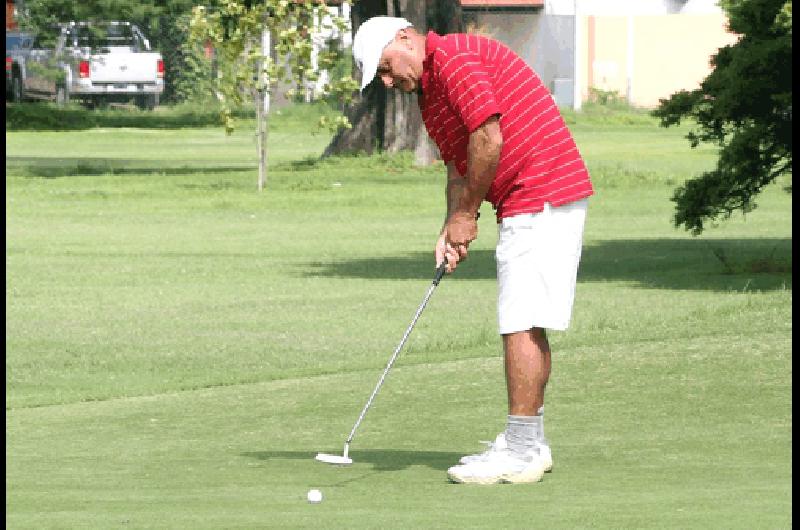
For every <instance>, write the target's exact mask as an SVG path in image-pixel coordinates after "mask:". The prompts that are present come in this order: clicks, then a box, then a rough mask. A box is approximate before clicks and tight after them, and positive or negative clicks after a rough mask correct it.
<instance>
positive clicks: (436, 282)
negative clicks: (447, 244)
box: [433, 258, 447, 285]
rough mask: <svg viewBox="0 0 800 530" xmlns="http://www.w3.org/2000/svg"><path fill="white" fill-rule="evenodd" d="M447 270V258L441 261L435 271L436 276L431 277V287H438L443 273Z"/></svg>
mask: <svg viewBox="0 0 800 530" xmlns="http://www.w3.org/2000/svg"><path fill="white" fill-rule="evenodd" d="M446 270H447V258H445V259H444V261H442V264H441V265H439V268H437V269H436V275H435V276H434V277H433V285H439V282H440V281H441V280H442V277H443V276H444V273H445V271H446Z"/></svg>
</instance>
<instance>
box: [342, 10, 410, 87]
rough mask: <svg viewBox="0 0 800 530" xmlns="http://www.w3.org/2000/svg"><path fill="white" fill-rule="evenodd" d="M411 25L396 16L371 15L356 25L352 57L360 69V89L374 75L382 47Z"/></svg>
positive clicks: (365, 85)
mask: <svg viewBox="0 0 800 530" xmlns="http://www.w3.org/2000/svg"><path fill="white" fill-rule="evenodd" d="M410 26H413V24H412V23H411V22H409V21H408V20H406V19H404V18H398V17H372V18H370V19H369V20H367V21H366V22H364V23H363V24H361V25H360V26H359V27H358V31H356V36H355V37H353V59H355V61H356V66H358V69H359V70H361V90H362V92H363V90H364V89H365V88H366V87H367V85H368V84H369V83H370V81H372V79H373V78H374V77H375V73H376V72H377V71H378V63H379V62H380V60H381V54H382V53H383V49H384V48H385V47H386V46H388V45H389V43H390V42H392V41H393V40H394V37H395V35H397V32H398V31H399V30H401V29H405V28H407V27H410Z"/></svg>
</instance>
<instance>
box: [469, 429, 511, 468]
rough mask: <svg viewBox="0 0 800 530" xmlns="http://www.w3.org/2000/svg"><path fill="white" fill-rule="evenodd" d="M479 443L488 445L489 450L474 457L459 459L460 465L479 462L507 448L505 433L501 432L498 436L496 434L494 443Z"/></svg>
mask: <svg viewBox="0 0 800 530" xmlns="http://www.w3.org/2000/svg"><path fill="white" fill-rule="evenodd" d="M481 443H482V444H486V445H488V446H489V448H488V449H486V451H484V452H482V453H477V454H474V455H467V456H462V457H461V459H459V462H460V463H462V464H471V463H472V462H478V461H480V460H485V459H486V457H487V456H488V455H489V453H491V452H493V451H503V450H505V449H506V448H507V447H508V444H506V433H505V432H501V433H500V434H498V435H497V438H495V439H494V442H484V441H481Z"/></svg>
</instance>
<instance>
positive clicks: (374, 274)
mask: <svg viewBox="0 0 800 530" xmlns="http://www.w3.org/2000/svg"><path fill="white" fill-rule="evenodd" d="M431 256H432V254H431V253H428V252H415V253H412V254H408V255H405V256H396V257H383V258H380V257H376V258H359V259H348V260H341V261H334V262H324V263H323V262H314V263H310V264H309V267H310V270H309V271H308V272H307V273H306V275H307V276H327V277H336V278H364V279H392V280H420V281H423V280H430V279H432V278H433V272H434V271H433V260H432V257H431ZM496 274H497V273H496V265H495V261H494V251H493V250H483V249H476V250H472V251H470V254H469V259H468V260H467V261H465V262H464V263H463V264H460V265H459V268H458V270H457V271H456V273H455V275H454V278H456V279H459V280H490V279H495V278H496ZM578 281H579V282H611V281H613V282H618V281H622V282H631V283H633V284H635V285H636V286H638V287H643V288H651V289H686V290H709V291H723V292H725V291H731V290H737V291H741V290H748V289H749V290H751V291H755V290H760V291H771V290H780V289H791V286H792V240H791V238H761V239H703V238H693V239H678V238H673V239H670V238H662V239H622V240H606V241H595V242H592V243H590V244H587V245H586V246H585V247H584V249H583V256H582V258H581V265H580V270H579V272H578Z"/></svg>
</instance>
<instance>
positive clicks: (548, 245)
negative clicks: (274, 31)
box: [353, 17, 592, 484]
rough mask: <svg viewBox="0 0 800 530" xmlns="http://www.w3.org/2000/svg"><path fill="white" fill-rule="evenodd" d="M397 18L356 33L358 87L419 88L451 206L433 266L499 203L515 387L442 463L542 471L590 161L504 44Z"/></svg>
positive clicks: (529, 476) (473, 233)
mask: <svg viewBox="0 0 800 530" xmlns="http://www.w3.org/2000/svg"><path fill="white" fill-rule="evenodd" d="M411 26H412V25H411V23H409V22H408V21H407V20H405V19H402V18H394V17H374V18H371V19H369V20H367V21H366V22H364V23H363V24H362V25H361V26H360V27H359V29H358V31H357V32H356V35H355V38H354V40H353V56H354V58H355V61H356V64H357V66H358V67H359V68H360V70H361V72H362V81H361V90H362V91H363V90H364V88H365V87H366V86H367V85H368V84H369V83H370V82H371V81H372V80H373V79H374V78H375V77H377V78H379V79H380V80H381V81H382V82H383V84H384V85H385V86H386V87H387V88H396V89H399V90H402V91H404V92H416V93H417V94H418V100H419V106H420V110H421V111H422V117H423V120H424V122H425V127H426V128H427V130H428V133H429V134H430V136H431V137H432V138H433V140H434V141H435V142H436V144H437V145H438V147H439V151H440V153H441V155H442V159H443V160H444V162H445V164H446V166H447V189H446V202H447V215H446V218H445V222H444V226H443V228H442V231H441V233H440V235H439V239H438V241H437V243H436V246H435V258H436V264H437V266H438V265H439V264H441V263H442V261H443V260H447V271H448V272H453V271H454V270H455V269H456V267H457V265H458V263H459V262H460V261H463V260H464V259H466V258H467V255H468V251H469V245H470V243H471V242H472V241H473V240H475V238H476V237H477V235H478V224H477V216H478V209H479V208H480V205H481V203H482V202H483V201H484V200H487V201H489V202H490V203H491V204H492V206H493V207H494V209H495V211H496V216H497V223H498V242H497V250H496V260H497V279H498V322H499V331H500V334H501V335H502V338H503V348H504V351H505V371H506V384H507V389H508V420H507V424H506V429H505V431H504V432H502V433H500V434H499V435H498V436H497V438H496V439H495V442H494V443H492V444H490V446H489V449H488V450H487V451H485V452H483V453H480V454H476V455H470V456H465V457H463V458H462V459H461V461H460V463H459V465H456V466H453V467H451V468H450V469H449V470H448V471H447V473H448V476H449V477H450V479H451V480H453V481H454V482H464V483H480V484H492V483H498V482H514V483H517V482H537V481H539V480H541V478H542V476H543V474H544V473H545V472H546V471H549V470H550V469H551V468H552V465H553V463H552V456H551V452H550V447H549V446H548V443H547V441H546V439H545V437H544V424H543V404H544V391H545V386H546V384H547V380H548V378H549V375H550V357H551V354H550V346H549V344H548V341H547V336H546V334H545V330H546V329H556V330H565V329H567V327H568V325H569V321H570V316H571V313H572V302H573V299H574V293H575V279H576V274H577V270H578V262H579V261H580V255H581V245H582V238H583V226H584V221H585V219H586V205H587V197H589V196H590V195H592V185H591V182H590V180H589V173H588V172H587V170H586V165H585V164H584V162H583V159H582V158H581V156H580V153H579V152H578V149H577V147H576V145H575V142H574V140H573V138H572V135H571V134H570V132H569V130H568V129H567V127H566V124H565V123H564V120H563V119H562V117H561V114H560V113H559V111H558V108H557V107H556V105H555V102H554V101H553V98H552V96H551V95H550V93H549V91H548V90H547V88H546V87H545V86H544V85H543V84H542V82H541V80H540V79H539V77H538V76H537V75H536V73H535V72H534V71H533V70H532V69H531V68H530V67H528V66H527V65H526V63H525V62H524V61H523V60H522V59H520V58H519V57H518V56H517V54H515V53H514V52H513V51H511V50H510V49H509V48H508V47H506V46H505V45H503V44H502V43H500V42H498V41H496V40H493V39H490V38H486V37H483V36H478V35H471V34H450V35H437V34H436V33H434V32H428V34H427V35H422V34H420V33H419V32H417V31H416V30H414V29H413V27H411Z"/></svg>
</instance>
